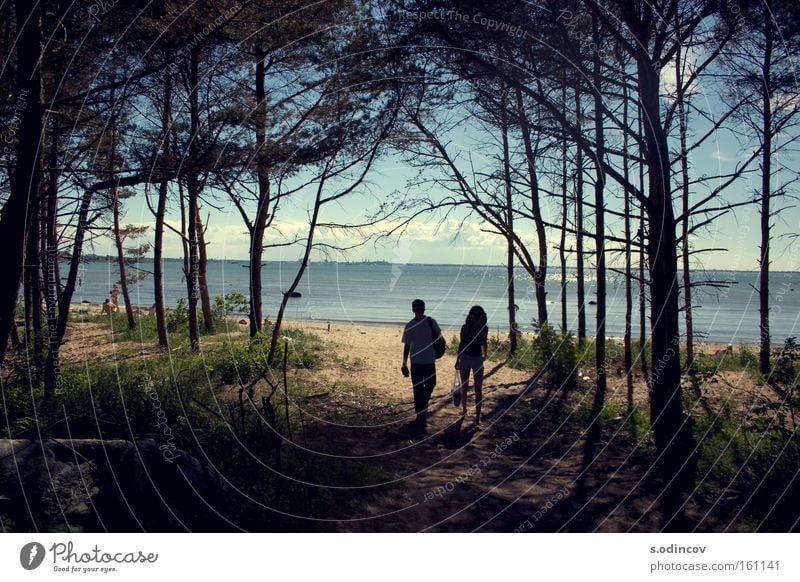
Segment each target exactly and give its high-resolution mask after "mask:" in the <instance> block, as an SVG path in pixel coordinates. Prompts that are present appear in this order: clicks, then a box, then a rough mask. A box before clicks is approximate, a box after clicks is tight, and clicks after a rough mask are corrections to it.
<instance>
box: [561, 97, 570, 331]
mask: <svg viewBox="0 0 800 582" xmlns="http://www.w3.org/2000/svg"><path fill="white" fill-rule="evenodd" d="M565 93H566V91H565ZM567 187H568V182H567V138H566V135H565V136H564V139H563V141H562V142H561V220H562V221H563V224H562V225H561V240H560V242H559V245H558V258H559V261H560V262H561V331H562V332H564V333H567V331H568V330H569V321H568V318H567V249H566V245H567V223H568V222H569V214H568V213H569V208H568V204H567Z"/></svg>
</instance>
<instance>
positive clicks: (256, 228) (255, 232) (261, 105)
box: [250, 47, 270, 337]
mask: <svg viewBox="0 0 800 582" xmlns="http://www.w3.org/2000/svg"><path fill="white" fill-rule="evenodd" d="M264 58H265V55H264V50H263V49H262V48H261V47H258V48H257V49H256V106H255V107H256V111H255V116H254V117H255V125H256V127H255V129H256V162H255V163H256V173H257V174H258V207H257V208H256V217H255V220H254V221H253V226H252V228H251V230H250V336H251V337H252V336H254V335H256V334H257V333H258V332H259V331H261V328H262V325H263V321H264V312H263V310H262V302H261V294H262V283H261V261H262V258H263V255H264V232H265V231H266V228H267V220H268V218H269V211H270V187H269V174H268V171H267V165H266V161H265V160H264V148H265V145H266V131H267V128H266V126H267V116H266V102H265V101H266V84H265V72H264Z"/></svg>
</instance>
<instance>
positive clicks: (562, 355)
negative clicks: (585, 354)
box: [532, 323, 577, 388]
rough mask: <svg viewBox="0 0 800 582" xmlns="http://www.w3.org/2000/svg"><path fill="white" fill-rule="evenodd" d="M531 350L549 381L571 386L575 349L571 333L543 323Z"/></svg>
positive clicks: (575, 355)
mask: <svg viewBox="0 0 800 582" xmlns="http://www.w3.org/2000/svg"><path fill="white" fill-rule="evenodd" d="M532 345H533V352H534V354H535V358H536V361H537V364H538V366H537V367H538V368H539V369H545V370H546V371H547V377H548V378H549V379H550V381H551V382H554V383H556V384H560V385H562V386H564V387H565V388H566V387H571V386H573V385H574V383H575V373H576V368H577V350H576V345H575V338H574V337H573V336H572V334H571V333H563V332H560V333H559V332H556V330H555V329H554V328H553V326H552V325H550V324H548V323H545V324H542V325H541V326H540V327H539V333H538V334H537V335H536V337H535V339H534V340H533V344H532Z"/></svg>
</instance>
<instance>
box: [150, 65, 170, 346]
mask: <svg viewBox="0 0 800 582" xmlns="http://www.w3.org/2000/svg"><path fill="white" fill-rule="evenodd" d="M171 110H172V75H171V73H170V72H169V70H167V71H166V72H165V73H164V111H163V112H162V115H161V133H162V136H163V137H162V139H163V141H164V144H163V148H162V149H163V157H162V159H163V160H165V161H166V160H168V159H169V151H170V149H169V145H170V140H169V133H170V120H171V118H172V113H171ZM163 165H164V166H166V164H163ZM162 171H164V172H166V167H164V168H162ZM168 195H169V181H168V180H166V179H162V180H161V182H160V183H159V185H158V206H157V208H156V225H155V229H156V231H155V236H154V240H153V294H154V295H155V304H156V330H157V331H158V345H159V347H162V348H168V347H169V335H168V334H167V313H166V307H165V305H164V217H165V216H166V213H167V196H168Z"/></svg>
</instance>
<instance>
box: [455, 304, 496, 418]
mask: <svg viewBox="0 0 800 582" xmlns="http://www.w3.org/2000/svg"><path fill="white" fill-rule="evenodd" d="M488 337H489V327H488V326H487V319H486V312H485V311H484V310H483V307H481V306H480V305H474V306H473V307H472V308H471V309H470V310H469V314H468V315H467V321H466V322H465V323H464V325H462V326H461V342H460V343H459V344H458V356H457V357H456V369H458V371H459V373H460V375H461V406H462V416H466V415H467V387H468V385H469V372H470V370H472V379H473V383H474V385H475V425H476V426H478V425H480V423H481V404H483V391H482V390H483V361H484V360H485V359H486V350H487V340H488Z"/></svg>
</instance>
